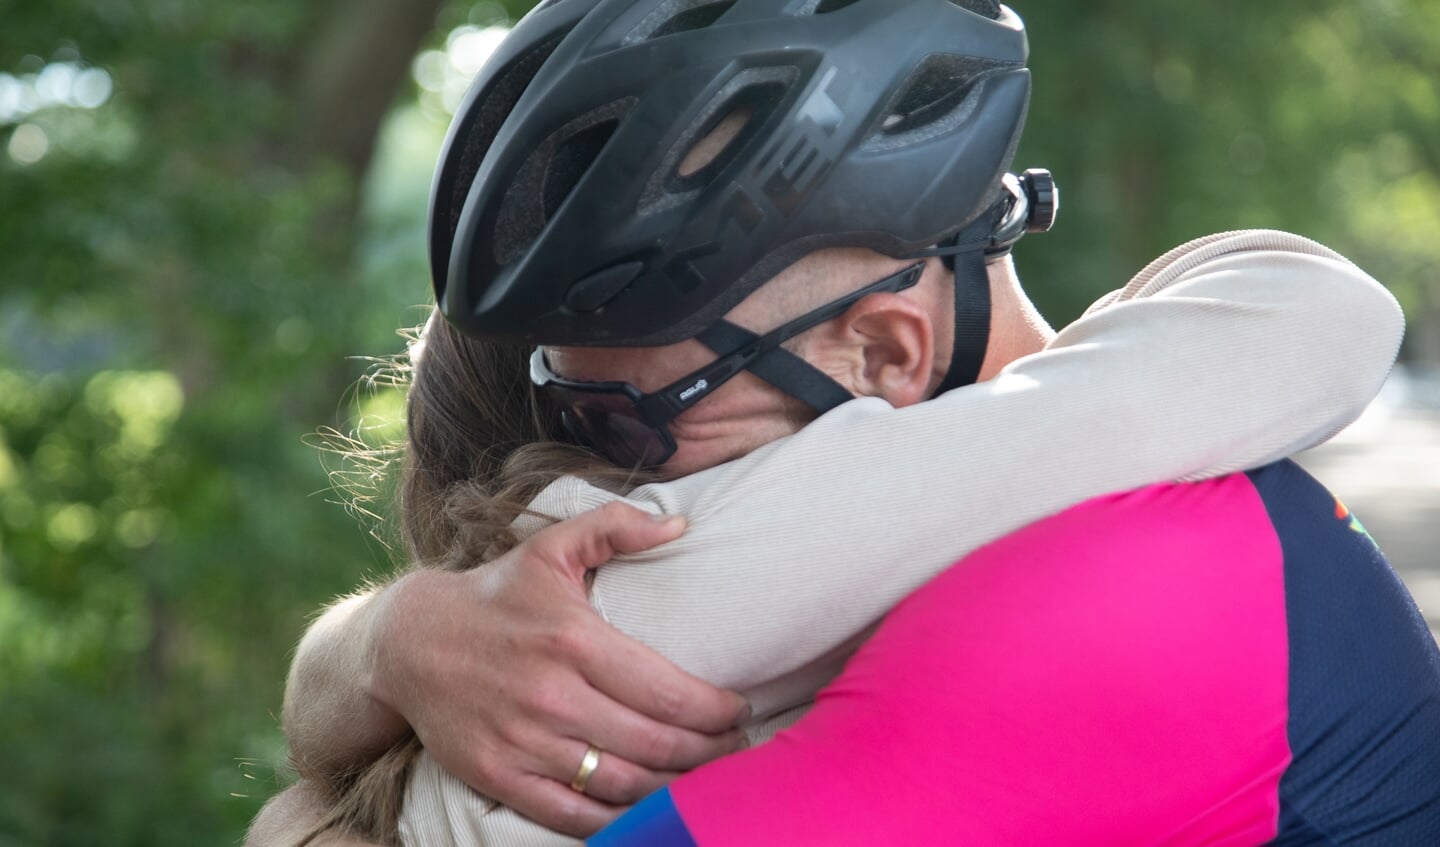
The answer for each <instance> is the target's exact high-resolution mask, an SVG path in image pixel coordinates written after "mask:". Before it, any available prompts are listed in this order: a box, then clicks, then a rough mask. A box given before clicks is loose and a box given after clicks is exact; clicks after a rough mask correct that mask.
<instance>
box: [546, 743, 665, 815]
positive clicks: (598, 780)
mask: <svg viewBox="0 0 1440 847" xmlns="http://www.w3.org/2000/svg"><path fill="white" fill-rule="evenodd" d="M561 746H562V747H563V748H564V751H565V752H564V754H563V756H561V757H559V758H560V759H562V760H563V761H564V762H566V764H563V765H560V766H559V768H558V769H557V770H556V771H554V772H552V773H549V774H546V775H547V776H551V777H553V778H554V779H555V781H556V782H561V783H565V784H566V785H569V784H570V783H571V782H572V781H573V780H574V779H575V777H576V775H577V774H578V773H579V768H580V765H581V763H582V762H583V761H584V758H585V755H586V754H587V753H588V752H589V751H590V745H588V744H586V743H585V742H584V741H578V740H575V739H566V740H565V742H564V743H563V745H561ZM596 747H597V748H598V749H599V751H600V753H599V759H598V761H597V763H596V765H595V769H594V770H593V771H591V772H590V776H589V778H588V779H586V781H585V791H584V792H583V793H584V794H585V795H586V796H588V797H592V798H594V799H596V800H600V801H602V802H604V803H608V804H612V805H627V806H628V805H630V804H632V803H635V802H636V801H638V800H640V799H642V798H644V797H645V796H646V795H648V794H650V793H651V792H653V791H657V790H659V789H661V788H664V787H665V786H666V785H669V784H670V782H671V781H672V780H674V779H675V777H676V776H678V775H679V774H677V773H674V772H667V771H654V770H650V769H649V768H643V767H640V766H639V765H636V764H634V763H633V762H628V761H626V760H625V759H624V758H622V757H620V756H618V755H616V754H615V753H612V752H610V751H608V750H606V749H605V748H603V747H600V746H599V745H598V744H597V745H596Z"/></svg>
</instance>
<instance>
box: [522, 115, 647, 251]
mask: <svg viewBox="0 0 1440 847" xmlns="http://www.w3.org/2000/svg"><path fill="white" fill-rule="evenodd" d="M634 103H635V100H634V98H626V99H623V100H616V101H615V102H613V103H609V104H607V105H605V106H601V107H600V108H598V109H595V110H593V111H591V112H589V113H588V114H585V115H582V116H580V117H578V118H576V119H575V120H573V121H571V122H570V123H568V124H566V125H565V126H563V127H561V128H560V129H559V130H558V131H557V132H555V133H553V134H552V135H551V136H550V137H549V138H547V139H546V140H545V141H544V142H543V143H541V145H540V146H539V147H538V148H537V149H536V150H535V152H533V153H531V154H530V157H529V158H527V159H526V160H525V164H523V165H521V166H520V170H519V171H517V172H516V174H515V181H514V182H512V183H511V184H510V188H509V189H507V190H506V192H505V199H504V201H502V203H501V205H500V211H499V214H498V216H497V218H496V221H495V261H496V262H497V263H499V264H501V265H506V264H509V263H510V262H513V261H515V260H516V259H518V258H519V257H520V256H521V255H522V254H523V253H524V252H525V251H526V250H528V249H529V248H530V246H531V245H532V244H534V243H535V240H536V239H537V238H539V237H540V233H541V232H543V231H544V230H545V225H546V224H547V223H548V222H549V221H550V219H551V218H552V217H554V216H555V214H556V212H558V211H560V207H561V206H562V205H564V203H565V201H566V199H568V198H569V197H570V194H571V192H573V191H574V190H575V186H576V185H578V184H579V183H580V180H581V179H583V178H584V177H585V174H587V173H589V171H590V166H591V165H593V164H595V160H596V159H598V158H599V157H600V154H601V152H603V151H604V149H605V145H606V144H607V143H609V141H610V138H611V136H613V135H614V134H615V130H616V129H618V128H619V127H620V121H621V119H623V118H624V117H625V113H626V112H628V111H629V110H630V107H631V106H633V105H634Z"/></svg>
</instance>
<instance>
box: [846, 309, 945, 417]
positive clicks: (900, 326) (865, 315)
mask: <svg viewBox="0 0 1440 847" xmlns="http://www.w3.org/2000/svg"><path fill="white" fill-rule="evenodd" d="M826 341H828V342H830V343H838V344H839V345H840V346H841V347H843V348H845V350H844V355H843V361H844V363H845V368H844V370H845V376H847V377H849V382H850V387H851V390H852V391H854V392H855V394H856V395H857V396H860V397H880V398H882V399H884V400H885V401H886V402H888V403H889V404H890V405H892V406H895V407H896V408H899V407H901V406H909V405H912V404H914V403H919V402H920V401H921V400H924V399H925V398H926V396H927V394H928V392H929V386H930V382H931V378H932V377H933V376H934V368H935V328H934V326H933V325H932V324H931V322H930V315H929V314H928V313H926V311H925V309H924V308H923V307H922V306H921V305H920V304H919V303H916V302H915V301H913V300H911V299H909V298H908V297H903V296H901V295H899V294H889V293H880V294H871V295H870V296H869V297H866V298H865V299H864V300H861V301H860V302H859V303H856V304H855V305H854V306H851V307H850V308H849V310H847V311H846V312H845V314H843V315H841V316H840V317H839V318H837V319H836V320H835V333H834V335H833V336H832V337H831V338H829V339H826Z"/></svg>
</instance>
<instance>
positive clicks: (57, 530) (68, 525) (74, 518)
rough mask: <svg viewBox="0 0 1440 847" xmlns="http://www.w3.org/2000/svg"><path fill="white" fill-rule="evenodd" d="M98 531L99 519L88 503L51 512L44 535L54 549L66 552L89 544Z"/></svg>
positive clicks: (68, 505) (67, 506)
mask: <svg viewBox="0 0 1440 847" xmlns="http://www.w3.org/2000/svg"><path fill="white" fill-rule="evenodd" d="M99 531H100V517H99V515H98V514H97V513H96V511H95V507H94V506H91V505H90V504H88V503H69V504H67V505H64V506H60V507H59V508H57V509H55V511H53V512H51V514H50V520H48V521H46V523H45V534H46V535H47V536H48V537H49V538H50V543H51V545H53V546H54V547H55V549H57V550H60V551H63V552H68V551H70V550H74V549H76V548H77V547H79V546H80V545H82V544H85V543H87V542H89V541H90V540H91V539H93V538H94V537H95V535H96V533H98V532H99Z"/></svg>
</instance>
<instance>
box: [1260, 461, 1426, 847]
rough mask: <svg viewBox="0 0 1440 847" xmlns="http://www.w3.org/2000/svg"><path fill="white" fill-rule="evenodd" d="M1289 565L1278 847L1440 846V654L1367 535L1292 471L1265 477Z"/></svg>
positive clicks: (1277, 467) (1270, 470)
mask: <svg viewBox="0 0 1440 847" xmlns="http://www.w3.org/2000/svg"><path fill="white" fill-rule="evenodd" d="M1250 479H1251V481H1252V482H1253V483H1254V485H1255V487H1256V489H1257V490H1258V491H1259V493H1260V496H1261V498H1262V500H1263V501H1264V503H1265V508H1266V510H1267V511H1268V512H1269V515H1270V520H1271V522H1272V523H1273V524H1274V526H1275V531H1276V534H1277V535H1278V536H1279V539H1280V544H1281V548H1282V550H1283V552H1284V556H1285V610H1286V616H1287V618H1288V630H1289V638H1290V726H1289V736H1290V748H1291V750H1292V752H1293V753H1294V761H1293V762H1292V764H1291V766H1290V768H1289V769H1288V770H1287V771H1286V773H1285V776H1284V777H1283V779H1282V780H1281V782H1280V803H1281V808H1282V812H1281V820H1280V823H1281V829H1280V834H1279V836H1278V838H1277V839H1276V841H1275V842H1274V843H1276V844H1286V845H1289V844H1336V845H1342V844H1343V845H1366V847H1369V845H1374V847H1409V845H1414V847H1437V845H1440V650H1437V647H1436V644H1435V640H1434V639H1433V637H1432V636H1431V635H1430V630H1429V628H1428V627H1427V626H1426V624H1425V620H1424V618H1423V617H1422V616H1421V615H1420V611H1419V609H1417V608H1416V606H1415V602H1414V600H1413V599H1411V597H1410V594H1409V592H1408V591H1406V589H1405V586H1404V585H1403V584H1402V583H1401V582H1400V579H1399V578H1398V577H1397V576H1396V575H1395V572H1394V570H1392V569H1391V568H1390V565H1389V563H1387V562H1386V561H1385V557H1384V556H1383V555H1382V554H1381V552H1380V549H1379V548H1378V547H1377V546H1376V545H1375V542H1374V541H1373V540H1372V539H1371V538H1370V535H1369V533H1367V532H1366V531H1365V528H1364V526H1363V525H1361V524H1360V522H1359V520H1358V519H1356V518H1355V517H1354V516H1353V515H1351V514H1350V513H1349V511H1348V510H1347V509H1346V508H1345V506H1344V505H1343V504H1342V503H1340V501H1339V500H1337V499H1336V498H1335V496H1334V495H1333V494H1331V493H1330V492H1329V491H1327V490H1326V489H1325V488H1324V486H1322V485H1320V484H1319V483H1318V482H1316V481H1315V480H1314V479H1313V478H1312V477H1310V476H1309V475H1308V474H1306V473H1305V472H1304V471H1302V470H1300V468H1299V467H1298V466H1296V465H1295V464H1294V463H1293V462H1280V463H1277V464H1274V465H1270V466H1268V467H1265V468H1262V469H1260V470H1258V471H1254V472H1252V473H1251V474H1250Z"/></svg>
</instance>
